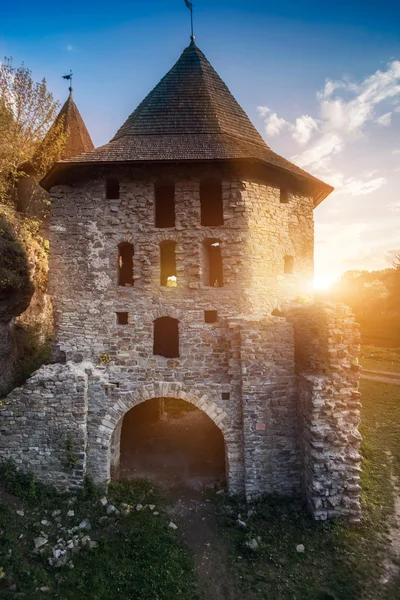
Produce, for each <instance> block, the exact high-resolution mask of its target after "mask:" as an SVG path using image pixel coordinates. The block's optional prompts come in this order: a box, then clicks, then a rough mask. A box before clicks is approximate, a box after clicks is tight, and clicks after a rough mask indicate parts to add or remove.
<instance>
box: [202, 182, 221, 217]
mask: <svg viewBox="0 0 400 600" xmlns="http://www.w3.org/2000/svg"><path fill="white" fill-rule="evenodd" d="M200 210H201V224H202V225H204V226H206V227H218V226H220V225H223V224H224V212H223V203H222V184H221V182H202V183H200Z"/></svg>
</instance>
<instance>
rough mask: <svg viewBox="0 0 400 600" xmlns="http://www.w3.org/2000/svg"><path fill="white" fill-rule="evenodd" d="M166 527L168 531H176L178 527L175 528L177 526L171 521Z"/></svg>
mask: <svg viewBox="0 0 400 600" xmlns="http://www.w3.org/2000/svg"><path fill="white" fill-rule="evenodd" d="M153 514H154V513H153ZM168 527H169V528H170V529H174V530H175V529H178V526H177V525H175V523H173V522H172V521H171V523H170V524H169V525H168Z"/></svg>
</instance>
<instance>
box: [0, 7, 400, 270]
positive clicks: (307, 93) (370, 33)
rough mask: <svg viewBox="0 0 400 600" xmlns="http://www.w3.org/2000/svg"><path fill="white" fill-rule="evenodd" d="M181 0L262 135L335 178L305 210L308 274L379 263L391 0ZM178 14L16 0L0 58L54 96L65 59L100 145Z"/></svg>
mask: <svg viewBox="0 0 400 600" xmlns="http://www.w3.org/2000/svg"><path fill="white" fill-rule="evenodd" d="M194 4H195V28H196V31H195V33H196V41H197V43H198V45H199V47H200V48H201V49H202V50H203V52H204V53H205V54H206V56H207V58H208V59H209V60H210V62H211V63H212V64H213V66H214V67H215V69H216V70H217V71H218V73H219V74H220V75H221V77H222V78H223V79H224V80H225V82H226V83H227V85H228V87H229V88H230V89H231V91H232V93H233V94H234V96H235V97H236V98H237V100H238V101H239V102H240V104H241V105H242V106H243V108H244V109H245V110H246V112H247V113H248V114H249V116H250V118H251V119H252V121H253V122H254V124H255V125H256V127H257V128H258V129H259V130H260V132H261V133H262V134H263V135H264V137H265V139H266V141H267V143H268V144H269V145H270V146H271V147H272V148H273V149H274V150H275V151H276V152H278V153H280V154H283V155H284V156H285V157H287V158H289V159H291V160H294V161H295V162H297V163H298V164H300V165H301V166H303V167H304V168H305V169H306V170H309V171H310V172H312V173H314V174H316V175H317V176H320V177H322V178H323V179H325V180H327V181H328V182H332V183H333V184H334V185H335V187H336V191H335V193H334V194H332V195H331V196H330V197H329V198H328V199H327V200H326V201H325V202H324V203H323V204H322V206H321V207H320V208H318V209H317V211H316V215H315V216H316V270H317V275H318V279H319V281H320V282H323V281H328V280H331V279H332V278H333V277H334V276H338V275H340V273H341V272H343V271H345V270H347V269H349V268H369V269H374V268H383V267H385V266H389V265H390V264H391V260H392V257H393V254H394V253H395V251H400V194H399V192H398V190H399V189H400V170H399V169H400V109H399V108H398V107H399V106H400V62H398V61H400V28H399V22H400V3H395V2H394V1H388V0H381V1H380V2H376V1H374V2H372V1H371V0H366V1H364V2H361V1H358V0H349V1H347V2H344V1H342V0H337V1H336V2H335V3H324V2H321V1H319V2H316V1H311V0H305V1H303V2H298V1H297V2H295V1H288V0H282V1H281V2H279V3H276V2H270V1H269V0H263V1H260V0H248V1H247V2H246V1H243V0H230V1H229V2H228V1H226V0H220V1H211V0H198V1H197V2H194ZM189 16H190V15H189V11H188V10H187V9H186V8H185V5H184V0H173V1H171V0H162V1H161V0H154V1H148V0H147V1H144V0H143V1H137V0H136V1H135V0H130V1H129V2H127V1H120V0H115V1H114V3H110V2H107V3H106V2H104V1H103V0H99V1H98V2H94V1H93V0H86V1H85V2H83V1H81V2H77V1H76V0H70V2H68V4H65V3H60V4H57V3H54V2H44V1H40V0H38V1H37V2H35V3H32V2H30V1H29V2H28V1H26V0H16V1H15V2H14V3H8V4H7V5H5V6H4V7H2V19H1V25H0V56H12V57H13V61H14V63H15V64H18V63H20V62H22V61H24V62H25V64H26V65H27V66H28V67H29V68H30V69H32V72H33V76H34V77H35V78H36V79H39V78H41V77H43V76H44V77H46V80H47V82H48V85H49V88H50V89H51V90H52V91H53V92H54V94H55V96H56V97H57V98H58V99H59V100H60V101H61V102H63V101H64V100H65V98H66V95H67V86H68V84H66V83H65V82H64V81H63V80H62V79H61V76H62V75H63V74H65V73H68V72H69V69H72V70H73V72H74V83H73V86H74V98H75V101H76V102H77V104H78V106H79V109H80V111H81V113H82V116H83V117H84V119H85V122H86V124H87V127H88V129H89V131H90V134H91V136H92V138H93V141H94V143H95V145H101V144H103V143H105V142H107V141H108V140H109V139H110V138H111V137H112V135H113V134H114V133H115V132H116V130H117V129H118V128H119V126H120V125H121V124H122V123H123V121H124V120H125V119H126V118H127V116H128V115H129V114H130V113H131V112H132V111H133V110H134V108H135V107H136V106H137V104H138V103H139V102H140V101H141V100H142V98H143V97H144V96H145V95H146V94H147V93H148V92H149V91H150V90H151V89H152V87H153V86H154V85H155V84H156V83H157V82H158V81H159V79H160V78H161V77H162V76H163V75H164V74H165V73H166V72H167V70H168V69H169V68H170V67H171V66H172V65H173V63H174V62H175V61H176V60H177V58H178V57H179V55H180V53H181V51H182V50H183V48H184V47H185V46H186V45H187V43H188V42H189V35H190V29H189V27H190V20H189ZM327 80H328V81H329V82H331V83H329V82H328V83H326V82H327ZM332 82H335V83H332Z"/></svg>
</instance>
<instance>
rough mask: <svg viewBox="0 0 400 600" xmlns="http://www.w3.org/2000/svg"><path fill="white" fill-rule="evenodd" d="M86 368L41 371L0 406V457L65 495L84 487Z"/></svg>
mask: <svg viewBox="0 0 400 600" xmlns="http://www.w3.org/2000/svg"><path fill="white" fill-rule="evenodd" d="M87 385H88V376H87V374H86V372H85V365H84V364H81V365H74V364H72V363H69V364H67V365H51V366H46V367H41V369H39V371H37V372H36V373H35V374H34V375H33V377H31V378H30V379H29V380H28V381H27V383H26V384H25V385H24V387H22V388H16V389H15V390H13V391H12V392H11V394H9V395H8V396H7V398H6V400H5V401H3V403H2V405H1V406H0V456H1V460H2V461H4V460H8V459H10V460H13V461H14V462H15V463H16V464H17V466H18V467H20V468H21V469H23V470H25V471H31V472H33V473H35V475H36V476H37V477H38V478H39V480H40V481H42V482H44V483H46V484H51V485H54V486H55V487H56V488H58V489H60V490H65V489H69V490H72V489H75V488H80V487H81V486H82V484H83V478H84V474H85V472H86V444H87V429H86V420H87V410H88V398H87Z"/></svg>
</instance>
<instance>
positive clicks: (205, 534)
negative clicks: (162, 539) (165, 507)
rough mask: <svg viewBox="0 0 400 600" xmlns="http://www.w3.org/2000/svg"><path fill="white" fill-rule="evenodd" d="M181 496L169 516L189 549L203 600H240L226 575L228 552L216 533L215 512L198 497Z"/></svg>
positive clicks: (218, 533) (201, 495)
mask: <svg viewBox="0 0 400 600" xmlns="http://www.w3.org/2000/svg"><path fill="white" fill-rule="evenodd" d="M190 495H192V494H183V497H182V498H179V499H178V500H176V501H175V502H174V504H173V506H172V507H171V508H170V510H169V513H170V514H171V517H172V518H173V519H174V523H175V524H176V525H177V526H178V531H180V532H181V534H182V537H183V539H184V540H185V541H186V543H187V544H188V546H189V547H190V548H191V549H192V550H193V552H194V555H195V561H196V571H197V575H198V577H199V581H200V585H201V589H202V591H203V593H204V598H205V600H242V598H241V597H240V596H238V595H237V591H236V590H235V587H234V585H233V583H232V581H231V580H230V578H229V574H228V564H229V557H228V550H227V544H226V542H225V540H224V538H223V537H222V536H221V534H220V532H219V531H218V526H217V522H216V517H215V509H214V507H213V505H212V504H211V503H210V502H207V501H206V499H205V498H204V494H199V496H198V498H193V495H192V497H190Z"/></svg>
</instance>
